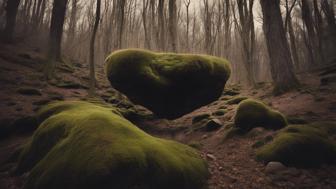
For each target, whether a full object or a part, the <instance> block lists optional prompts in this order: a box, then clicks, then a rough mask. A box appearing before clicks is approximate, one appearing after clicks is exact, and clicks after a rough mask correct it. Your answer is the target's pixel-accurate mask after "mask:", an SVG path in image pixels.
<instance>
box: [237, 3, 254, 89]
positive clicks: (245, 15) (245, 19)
mask: <svg viewBox="0 0 336 189" xmlns="http://www.w3.org/2000/svg"><path fill="white" fill-rule="evenodd" d="M253 5H254V0H237V7H238V15H239V24H236V26H237V29H238V31H239V34H240V37H241V41H242V47H243V55H244V62H243V63H244V65H245V68H246V71H247V78H248V81H249V84H250V85H252V86H254V85H255V84H256V81H255V77H254V72H253V66H254V64H255V57H254V55H255V53H254V50H255V31H254V21H253ZM235 20H236V22H238V21H237V19H235Z"/></svg>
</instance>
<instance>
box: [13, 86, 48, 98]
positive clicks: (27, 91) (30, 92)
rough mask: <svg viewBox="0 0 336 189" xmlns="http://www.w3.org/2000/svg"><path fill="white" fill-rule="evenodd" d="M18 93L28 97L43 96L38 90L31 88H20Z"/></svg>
mask: <svg viewBox="0 0 336 189" xmlns="http://www.w3.org/2000/svg"><path fill="white" fill-rule="evenodd" d="M17 92H18V93H19V94H22V95H27V96H34V95H35V96H42V93H41V91H40V90H38V89H34V88H30V87H24V88H19V89H17Z"/></svg>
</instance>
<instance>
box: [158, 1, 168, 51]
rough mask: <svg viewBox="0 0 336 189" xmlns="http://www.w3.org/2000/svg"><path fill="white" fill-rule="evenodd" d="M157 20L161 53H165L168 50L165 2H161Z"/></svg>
mask: <svg viewBox="0 0 336 189" xmlns="http://www.w3.org/2000/svg"><path fill="white" fill-rule="evenodd" d="M157 18H158V26H159V48H160V50H161V51H164V50H165V49H166V45H165V44H166V38H165V35H166V34H165V15H164V0H159V5H158V17H157Z"/></svg>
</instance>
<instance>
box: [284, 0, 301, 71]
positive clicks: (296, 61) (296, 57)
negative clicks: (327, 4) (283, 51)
mask: <svg viewBox="0 0 336 189" xmlns="http://www.w3.org/2000/svg"><path fill="white" fill-rule="evenodd" d="M296 4H297V0H293V1H292V3H291V5H290V4H289V0H286V4H285V8H286V20H285V31H288V34H289V41H290V49H291V54H292V58H293V63H294V65H295V66H296V67H299V65H300V60H299V55H298V52H297V45H296V37H295V34H294V29H293V21H292V11H293V9H294V7H295V5H296Z"/></svg>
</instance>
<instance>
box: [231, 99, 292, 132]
mask: <svg viewBox="0 0 336 189" xmlns="http://www.w3.org/2000/svg"><path fill="white" fill-rule="evenodd" d="M234 120H235V126H236V127H237V128H239V129H240V130H241V131H243V132H248V131H250V130H251V129H253V128H255V127H264V128H266V129H281V128H283V127H285V126H286V125H287V120H286V118H285V116H283V115H282V114H281V113H280V112H278V111H275V110H272V109H271V108H270V107H268V106H267V105H265V104H264V103H262V102H259V101H256V100H252V99H247V100H244V101H242V102H241V103H239V106H238V109H237V112H236V115H235V118H234Z"/></svg>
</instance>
